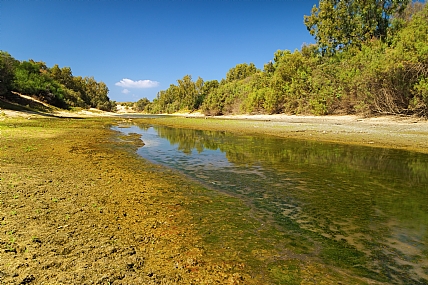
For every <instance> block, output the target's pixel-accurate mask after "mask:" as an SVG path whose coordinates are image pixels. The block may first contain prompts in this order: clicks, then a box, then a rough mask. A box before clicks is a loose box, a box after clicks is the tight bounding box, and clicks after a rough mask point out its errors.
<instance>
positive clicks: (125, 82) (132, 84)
mask: <svg viewBox="0 0 428 285" xmlns="http://www.w3.org/2000/svg"><path fill="white" fill-rule="evenodd" d="M115 85H116V86H120V87H123V88H152V87H156V86H158V85H159V82H157V81H152V80H138V81H134V80H131V79H128V78H124V79H122V80H121V81H119V82H117V83H116V84H115ZM125 90H126V89H125ZM125 90H124V91H125ZM124 91H122V92H123V93H124ZM125 94H126V93H125Z"/></svg>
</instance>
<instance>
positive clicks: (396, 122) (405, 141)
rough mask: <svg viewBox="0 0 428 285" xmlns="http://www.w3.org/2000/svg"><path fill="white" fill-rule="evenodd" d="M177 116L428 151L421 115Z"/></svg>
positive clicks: (217, 126) (209, 124)
mask: <svg viewBox="0 0 428 285" xmlns="http://www.w3.org/2000/svg"><path fill="white" fill-rule="evenodd" d="M173 116H180V117H185V118H187V119H193V120H187V121H188V122H186V121H183V120H178V121H177V120H175V121H177V122H174V120H171V119H170V120H169V122H168V124H170V125H182V126H183V127H191V128H200V129H211V130H230V131H234V132H245V133H254V134H268V135H274V136H279V137H285V138H295V139H305V140H306V139H309V140H317V141H325V142H335V143H345V144H356V145H367V146H372V147H385V148H397V149H405V150H411V151H417V152H423V153H428V140H427V138H428V121H427V120H426V119H424V118H419V117H409V116H380V117H368V118H366V117H359V116H354V115H346V116H295V115H283V114H280V115H251V116H250V115H233V116H219V117H204V116H203V115H201V114H199V113H195V114H174V115H173ZM197 119H201V120H197ZM202 119H204V120H202ZM230 120H232V121H233V123H221V121H230ZM166 121H168V120H166ZM198 121H199V122H198ZM201 121H203V122H201ZM205 121H206V122H205ZM159 123H162V120H159Z"/></svg>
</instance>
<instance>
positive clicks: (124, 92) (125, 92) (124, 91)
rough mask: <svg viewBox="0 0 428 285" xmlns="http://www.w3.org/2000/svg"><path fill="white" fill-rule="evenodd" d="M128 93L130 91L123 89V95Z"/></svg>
mask: <svg viewBox="0 0 428 285" xmlns="http://www.w3.org/2000/svg"><path fill="white" fill-rule="evenodd" d="M129 92H130V91H129V90H128V89H123V90H122V93H123V94H128V93H129Z"/></svg>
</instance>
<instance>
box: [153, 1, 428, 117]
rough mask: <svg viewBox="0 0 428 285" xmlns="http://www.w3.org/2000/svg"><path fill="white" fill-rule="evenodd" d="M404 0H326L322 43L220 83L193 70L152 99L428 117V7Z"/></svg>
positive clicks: (246, 109)
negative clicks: (200, 75) (196, 74)
mask: <svg viewBox="0 0 428 285" xmlns="http://www.w3.org/2000/svg"><path fill="white" fill-rule="evenodd" d="M407 2H408V1H405V0H389V1H355V0H346V1H345V0H344V1H337V0H321V1H320V3H319V5H318V7H314V9H313V10H312V14H311V15H310V16H305V24H306V26H307V27H308V30H309V31H310V32H311V34H313V35H314V36H315V39H316V40H317V43H316V44H313V45H304V46H303V47H302V49H301V50H296V51H294V52H291V51H288V50H278V51H277V52H275V54H274V57H273V59H272V60H271V61H270V62H269V63H267V64H265V66H264V68H263V70H259V69H257V68H256V67H255V66H254V64H252V63H251V64H245V63H244V64H238V65H237V66H235V67H234V68H232V69H230V70H229V72H227V74H226V79H222V80H221V82H218V81H216V80H213V81H206V82H204V81H203V80H202V79H201V78H198V80H197V81H196V82H194V81H192V78H191V76H190V75H186V76H185V77H184V78H183V79H181V80H178V85H171V86H170V88H168V89H167V90H165V91H160V92H159V93H158V95H157V98H156V99H155V100H154V101H153V102H152V103H151V104H146V105H145V110H146V111H148V112H152V113H172V112H176V111H178V110H187V111H194V110H201V111H203V112H204V113H205V114H207V115H220V114H230V113H268V114H274V113H290V114H317V115H324V114H338V113H341V114H355V113H360V114H373V113H382V114H417V115H421V116H427V115H428V6H427V5H426V4H422V3H418V2H416V3H410V4H408V3H407Z"/></svg>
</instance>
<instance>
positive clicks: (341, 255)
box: [116, 125, 428, 284]
mask: <svg viewBox="0 0 428 285" xmlns="http://www.w3.org/2000/svg"><path fill="white" fill-rule="evenodd" d="M116 129H117V130H120V131H122V132H124V133H138V134H141V139H142V140H143V142H144V143H145V146H144V147H142V148H140V149H139V150H138V153H139V155H141V156H142V157H144V158H146V159H148V160H150V161H152V162H155V163H159V164H162V165H165V166H168V167H170V168H173V169H176V170H178V171H180V172H182V173H184V174H185V175H187V176H188V177H190V178H192V179H193V180H196V181H198V182H199V183H201V184H203V185H205V186H206V187H209V188H211V189H215V190H218V191H221V192H224V193H228V194H230V195H233V196H234V197H238V198H239V199H241V200H242V201H244V202H245V203H246V204H247V205H248V206H249V207H250V208H251V211H252V215H254V217H255V218H256V219H257V220H258V221H259V222H260V224H261V225H263V224H268V225H270V226H271V227H272V228H273V229H274V232H272V230H271V232H270V233H271V234H270V235H269V237H266V236H262V231H261V230H258V231H252V232H251V236H246V239H247V240H248V242H249V243H248V246H250V241H251V240H253V239H255V240H257V242H258V243H260V239H265V242H266V243H271V244H272V246H273V248H274V251H275V252H276V254H277V256H278V257H277V258H278V259H281V255H284V256H285V255H287V256H290V251H291V252H292V253H293V254H296V256H297V255H304V256H309V257H310V258H315V259H319V260H322V262H323V263H325V264H328V265H329V266H333V267H337V268H340V269H343V270H349V271H350V272H352V274H355V275H356V276H359V277H364V278H367V279H368V280H370V279H372V280H376V281H379V282H385V283H390V284H428V281H427V280H428V243H427V242H428V241H427V238H428V235H427V229H428V155H426V154H420V153H414V152H407V151H401V150H392V149H381V148H369V147H360V146H348V145H339V144H330V143H319V142H310V141H300V140H289V139H282V138H274V137H268V136H266V137H262V136H236V135H233V134H230V133H227V132H215V131H198V130H187V129H177V128H170V127H165V126H150V125H141V126H131V127H130V128H120V129H119V128H116ZM257 235H260V237H257ZM257 238H259V239H257ZM267 239H269V240H267ZM284 259H285V257H284Z"/></svg>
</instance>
